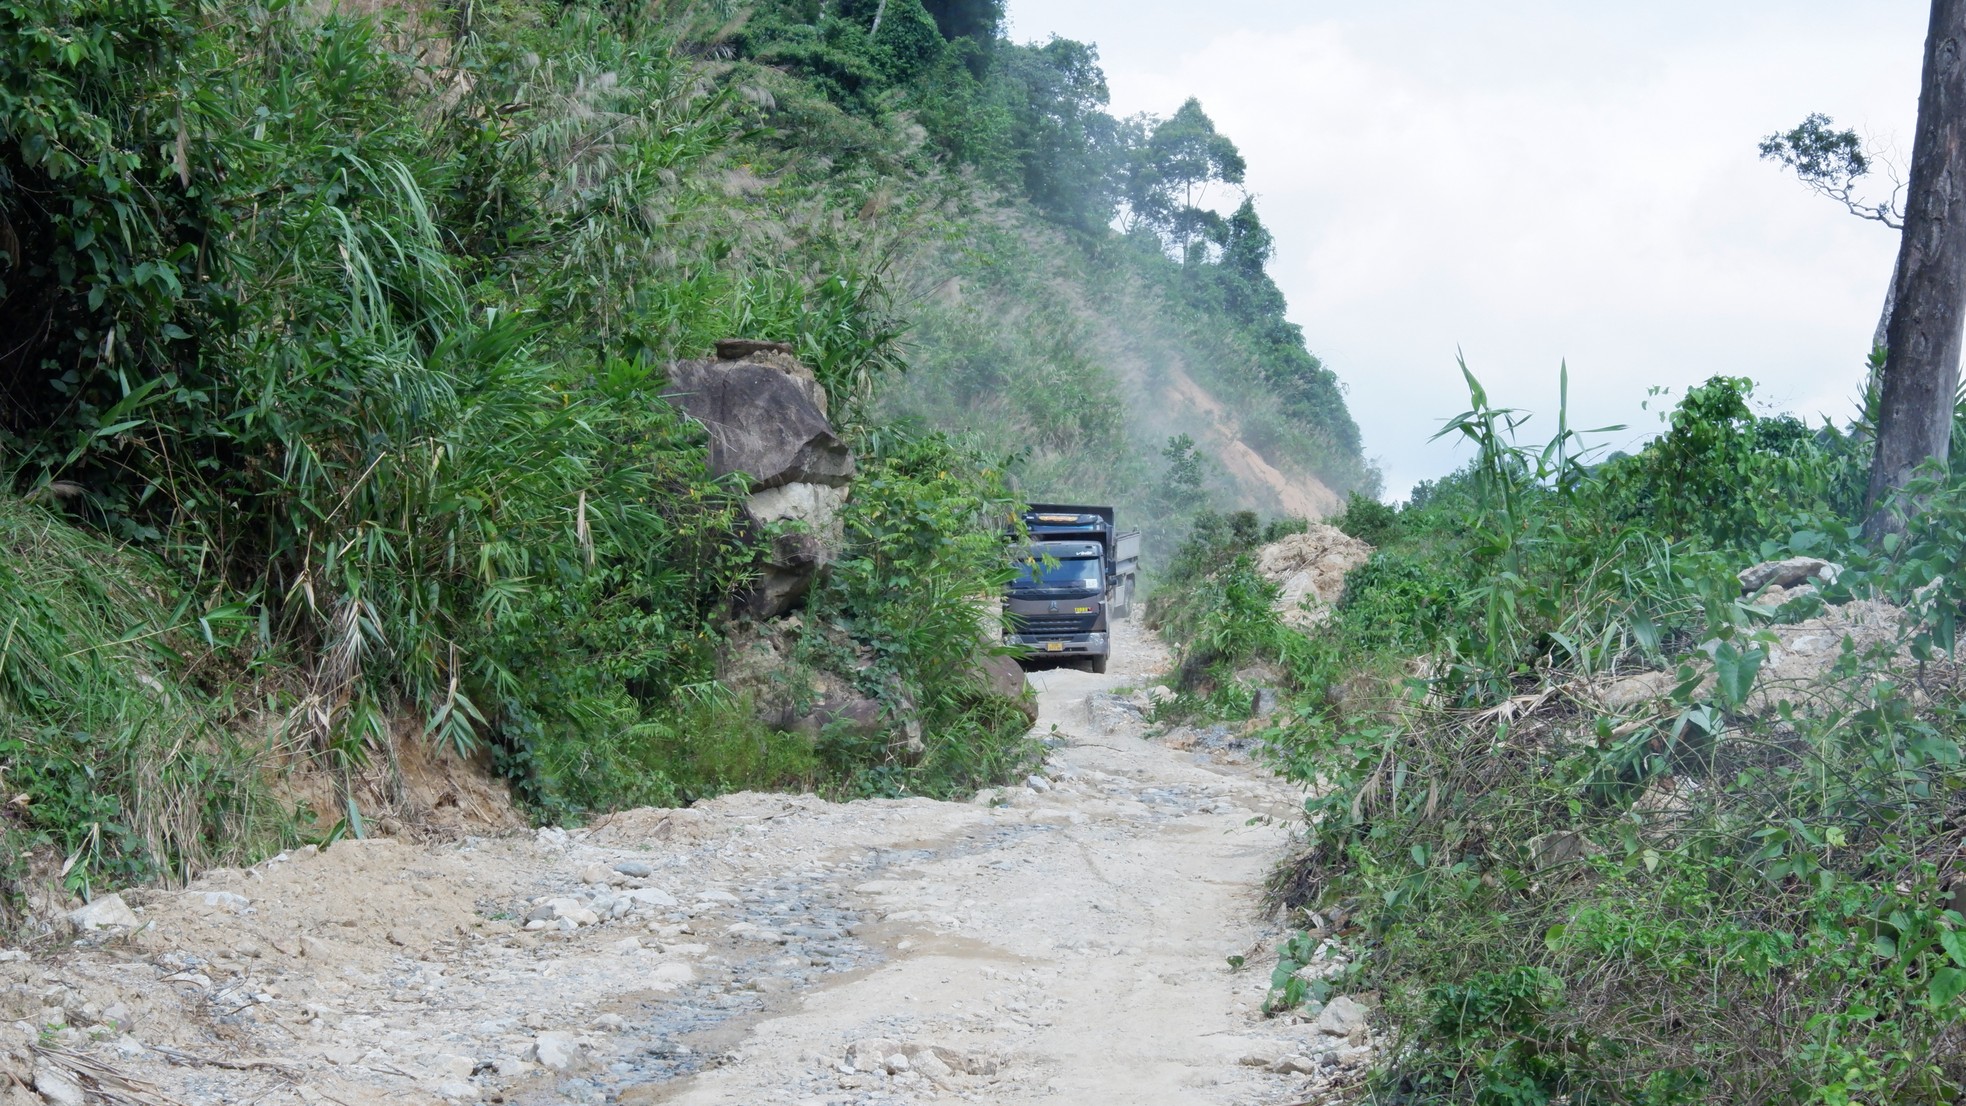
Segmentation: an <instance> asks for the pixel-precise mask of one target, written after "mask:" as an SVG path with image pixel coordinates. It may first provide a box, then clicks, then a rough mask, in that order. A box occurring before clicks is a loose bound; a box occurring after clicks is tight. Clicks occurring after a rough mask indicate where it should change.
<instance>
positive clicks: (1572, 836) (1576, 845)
mask: <svg viewBox="0 0 1966 1106" xmlns="http://www.w3.org/2000/svg"><path fill="white" fill-rule="evenodd" d="M1602 851H1603V850H1602V849H1600V848H1598V846H1597V845H1596V844H1594V843H1593V842H1592V841H1591V840H1590V839H1589V838H1587V837H1585V836H1584V835H1583V834H1581V833H1576V832H1574V831H1571V830H1552V831H1550V832H1549V833H1539V834H1537V835H1536V836H1534V837H1532V838H1530V839H1529V859H1530V861H1531V862H1532V863H1534V864H1535V865H1536V867H1537V868H1538V869H1542V868H1554V867H1556V866H1557V865H1559V864H1574V863H1576V862H1577V861H1579V860H1582V859H1584V858H1585V857H1589V856H1595V855H1596V854H1598V853H1599V852H1602Z"/></svg>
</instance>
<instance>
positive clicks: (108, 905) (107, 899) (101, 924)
mask: <svg viewBox="0 0 1966 1106" xmlns="http://www.w3.org/2000/svg"><path fill="white" fill-rule="evenodd" d="M68 920H69V921H70V922H73V923H74V924H75V928H76V929H79V930H83V931H84V932H91V933H92V932H94V931H96V930H99V929H135V928H136V927H138V926H140V925H142V924H143V922H142V921H141V920H139V919H138V918H137V916H136V911H134V910H131V909H130V907H129V904H128V903H125V902H124V901H123V896H121V895H104V896H102V897H101V898H98V899H96V900H95V901H94V902H92V903H90V904H89V905H87V906H85V907H82V908H81V909H79V910H71V911H69V913H68Z"/></svg>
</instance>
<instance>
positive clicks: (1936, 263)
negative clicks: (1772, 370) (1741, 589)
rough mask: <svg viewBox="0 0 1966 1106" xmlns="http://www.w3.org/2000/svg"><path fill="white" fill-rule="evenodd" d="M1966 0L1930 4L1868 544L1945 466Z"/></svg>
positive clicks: (1964, 114)
mask: <svg viewBox="0 0 1966 1106" xmlns="http://www.w3.org/2000/svg"><path fill="white" fill-rule="evenodd" d="M1963 50H1966V0H1933V3H1932V22H1931V26H1930V28H1929V29H1928V30H1927V31H1926V36H1925V68H1924V79H1923V81H1922V82H1921V85H1920V88H1919V93H1918V133H1917V136H1916V137H1915V138H1914V139H1913V142H1912V149H1911V179H1910V182H1909V189H1908V201H1907V203H1906V210H1905V229H1904V234H1903V236H1902V238H1901V240H1900V243H1899V246H1898V262H1897V280H1896V283H1895V285H1894V287H1893V295H1892V299H1893V300H1894V301H1895V304H1894V306H1893V309H1892V311H1891V319H1890V326H1889V334H1888V340H1887V342H1886V343H1885V344H1886V348H1887V353H1886V360H1885V366H1884V389H1883V396H1882V397H1881V402H1880V405H1879V411H1878V420H1877V452H1876V455H1875V457H1874V459H1873V461H1872V463H1871V470H1870V495H1869V499H1868V504H1869V512H1870V520H1869V523H1868V525H1867V526H1866V528H1865V529H1866V532H1867V533H1869V534H1870V535H1871V536H1872V537H1877V536H1879V535H1881V534H1883V533H1886V532H1889V531H1891V530H1895V529H1901V528H1902V526H1903V519H1902V517H1901V516H1899V515H1898V514H1897V513H1895V512H1892V511H1889V510H1887V509H1886V507H1887V501H1888V499H1889V497H1890V495H1891V493H1892V492H1894V491H1896V490H1897V489H1899V488H1902V487H1903V486H1904V485H1905V483H1906V481H1908V480H1909V479H1910V478H1911V473H1912V470H1913V469H1915V468H1917V467H1918V466H1919V465H1920V464H1923V463H1924V462H1925V461H1926V460H1928V459H1936V460H1938V461H1940V462H1941V463H1943V462H1944V461H1945V460H1946V453H1947V449H1948V446H1949V444H1950V441H1951V437H1952V411H1953V397H1954V393H1955V391H1956V390H1957V388H1958V384H1959V356H1960V348H1961V323H1962V322H1966V57H1962V51H1963Z"/></svg>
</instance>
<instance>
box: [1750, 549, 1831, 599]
mask: <svg viewBox="0 0 1966 1106" xmlns="http://www.w3.org/2000/svg"><path fill="white" fill-rule="evenodd" d="M1842 573H1843V566H1841V565H1838V564H1834V563H1832V562H1830V561H1825V560H1823V559H1822V558H1820V557H1790V558H1788V559H1787V560H1784V561H1763V562H1761V563H1760V564H1758V565H1755V566H1753V567H1752V568H1744V569H1742V570H1741V571H1740V574H1739V575H1740V580H1741V591H1742V593H1743V594H1753V593H1754V592H1757V591H1760V590H1761V589H1762V588H1764V587H1770V586H1773V587H1778V588H1792V587H1794V586H1796V585H1797V584H1800V583H1804V582H1805V581H1811V580H1814V581H1820V582H1821V583H1825V584H1834V583H1836V578H1837V577H1838V576H1839V575H1841V574H1842Z"/></svg>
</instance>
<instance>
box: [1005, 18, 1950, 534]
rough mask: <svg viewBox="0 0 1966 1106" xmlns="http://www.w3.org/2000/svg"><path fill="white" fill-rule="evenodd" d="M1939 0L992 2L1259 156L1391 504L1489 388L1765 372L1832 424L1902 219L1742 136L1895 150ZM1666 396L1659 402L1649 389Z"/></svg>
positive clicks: (1603, 402)
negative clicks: (1437, 434) (1831, 127)
mask: <svg viewBox="0 0 1966 1106" xmlns="http://www.w3.org/2000/svg"><path fill="white" fill-rule="evenodd" d="M1929 10H1930V9H1929V6H1928V5H1926V4H1922V3H1918V2H1913V0H1866V2H1864V3H1849V2H1848V0H1842V2H1836V3H1831V2H1818V0H1782V2H1779V3H1778V2H1775V0H1706V2H1703V3H1690V2H1682V0H1650V2H1648V3H1644V4H1616V5H1613V4H1602V3H1579V2H1577V0H1565V2H1560V3H1559V2H1554V0H1551V2H1542V3H1536V2H1505V0H1491V2H1487V3H1481V4H1470V3H1467V2H1466V0H1375V2H1372V3H1359V2H1357V0H1353V2H1351V3H1344V4H1339V3H1329V2H1299V3H1287V4H1280V3H1258V2H1255V0H1216V2H1215V3H1211V4H1200V3H1195V2H1194V0H1182V2H1178V3H1177V2H1174V0H1011V8H1010V18H1011V31H1012V34H1013V35H1014V36H1015V37H1017V38H1018V39H1020V40H1036V41H1042V40H1044V39H1046V38H1049V37H1050V36H1051V35H1053V34H1057V35H1061V36H1063V37H1066V38H1077V39H1081V40H1085V41H1091V42H1095V43H1097V44H1098V46H1099V48H1100V54H1101V57H1102V59H1103V62H1104V65H1105V69H1106V75H1107V78H1108V80H1109V82H1110V84H1111V86H1112V92H1113V110H1114V111H1115V112H1116V113H1117V114H1122V115H1126V114H1132V113H1134V112H1137V111H1150V112H1154V113H1156V114H1161V115H1166V114H1169V113H1171V112H1172V111H1173V110H1174V109H1175V108H1177V107H1178V106H1180V103H1181V101H1182V100H1183V99H1185V98H1186V97H1188V96H1191V95H1192V96H1197V97H1199V98H1200V100H1201V102H1202V106H1203V107H1204V108H1205V109H1206V110H1207V111H1208V113H1209V114H1210V115H1211V116H1212V117H1213V118H1214V120H1215V122H1216V125H1217V126H1218V127H1219V128H1220V129H1221V130H1222V131H1223V132H1224V133H1226V134H1228V135H1229V136H1230V137H1232V138H1233V139H1234V140H1235V141H1236V143H1237V144H1238V145H1239V146H1240V147H1241V149H1242V152H1243V154H1244V156H1245V157H1246V158H1247V159H1248V161H1249V179H1248V187H1249V189H1250V191H1251V192H1253V193H1254V194H1255V195H1256V198H1257V206H1258V209H1259V210H1260V212H1261V213H1262V216H1263V219H1264V220H1265V222H1266V223H1267V224H1268V225H1269V227H1270V229H1271V230H1272V231H1273V232H1274V233H1275V235H1276V238H1277V256H1276V259H1275V260H1274V261H1273V262H1272V265H1271V271H1272V275H1273V276H1274V277H1275V278H1276V280H1277V283H1278V284H1279V285H1281V286H1282V288H1283V291H1284V293H1285V295H1287V296H1288V297H1289V300H1290V314H1291V318H1292V319H1293V320H1294V321H1296V322H1298V323H1300V324H1302V325H1303V327H1304V332H1305V334H1306V336H1307V337H1308V339H1309V343H1310V347H1311V350H1312V352H1314V353H1316V354H1318V356H1320V357H1322V358H1323V359H1324V362H1325V363H1326V364H1327V365H1329V366H1330V367H1331V368H1332V369H1334V370H1335V371H1336V372H1337V373H1338V375H1339V377H1340V378H1341V379H1342V380H1343V381H1344V382H1345V384H1346V386H1347V388H1348V389H1349V399H1350V403H1351V408H1352V413H1353V415H1354V416H1355V417H1356V418H1357V419H1358V422H1359V425H1360V427H1361V428H1362V429H1363V431H1364V434H1365V448H1366V452H1367V454H1368V456H1371V457H1374V458H1376V459H1377V460H1378V461H1379V462H1380V464H1381V466H1382V467H1383V469H1384V470H1385V474H1386V489H1387V492H1388V494H1389V495H1390V496H1391V497H1393V498H1403V497H1404V495H1405V494H1406V491H1407V489H1408V488H1410V487H1411V485H1412V484H1413V482H1414V481H1415V480H1417V479H1420V478H1423V477H1428V476H1437V475H1439V474H1441V473H1443V472H1445V471H1448V470H1449V469H1451V468H1453V467H1454V466H1455V465H1456V464H1458V463H1459V462H1460V461H1461V460H1462V459H1463V452H1462V451H1460V450H1458V449H1453V448H1450V447H1448V446H1447V445H1446V444H1445V443H1437V444H1435V445H1432V446H1429V445H1428V444H1427V438H1428V437H1429V436H1430V435H1432V434H1433V432H1434V431H1435V430H1436V429H1438V427H1439V425H1440V421H1441V420H1442V419H1444V418H1447V417H1450V416H1452V415H1453V414H1455V413H1456V412H1459V411H1461V410H1463V409H1464V408H1465V407H1466V391H1465V388H1464V387H1463V385H1462V383H1461V379H1460V373H1459V370H1458V369H1457V368H1456V367H1455V363H1454V357H1455V350H1456V349H1457V348H1459V349H1460V350H1462V351H1463V352H1465V354H1466V356H1467V360H1468V364H1469V367H1470V368H1472V369H1473V370H1474V371H1475V373H1476V375H1477V376H1479V377H1480V378H1481V379H1482V381H1483V383H1484V384H1485V385H1486V386H1487V387H1488V391H1489V394H1490V396H1491V398H1492V399H1494V400H1495V401H1496V402H1497V403H1501V404H1506V405H1509V406H1515V407H1521V408H1527V409H1531V410H1534V411H1536V412H1538V417H1537V418H1536V419H1535V420H1534V421H1532V422H1531V423H1530V424H1529V426H1528V427H1526V428H1525V431H1524V433H1525V435H1526V436H1527V437H1531V438H1534V439H1536V440H1537V441H1538V442H1540V441H1542V440H1543V439H1544V438H1546V437H1547V436H1548V433H1549V430H1550V428H1551V427H1552V426H1553V425H1554V422H1555V419H1554V406H1555V402H1556V391H1557V366H1558V363H1559V362H1560V361H1563V360H1566V359H1567V360H1568V362H1569V365H1570V377H1571V412H1572V424H1573V425H1584V426H1591V425H1600V424H1606V423H1615V422H1623V423H1629V424H1631V427H1632V430H1631V431H1630V432H1628V433H1626V434H1623V435H1617V436H1615V437H1616V438H1617V439H1619V440H1618V441H1616V442H1615V443H1614V444H1621V445H1622V444H1627V443H1628V442H1629V440H1631V439H1632V437H1633V435H1634V434H1637V433H1638V432H1640V431H1643V432H1644V433H1645V434H1647V435H1649V434H1650V433H1651V432H1652V431H1654V430H1655V429H1656V427H1657V422H1656V415H1655V414H1654V413H1652V412H1647V411H1644V410H1641V409H1640V404H1641V403H1643V402H1644V401H1645V400H1646V393H1647V390H1648V389H1649V388H1651V387H1653V386H1663V387H1671V388H1672V389H1673V390H1674V392H1675V394H1676V393H1677V392H1678V391H1679V390H1680V389H1682V388H1683V387H1685V386H1686V385H1687V384H1689V383H1697V382H1699V381H1701V380H1704V379H1706V378H1707V377H1708V376H1711V375H1713V374H1715V373H1728V374H1732V375H1742V376H1749V377H1753V378H1754V379H1755V380H1756V381H1758V382H1759V383H1760V389H1759V391H1758V393H1757V395H1758V397H1759V398H1760V399H1761V400H1762V401H1764V402H1763V405H1764V406H1765V407H1767V408H1769V409H1779V410H1792V411H1794V412H1796V413H1797V414H1802V415H1805V416H1811V417H1813V416H1814V415H1816V414H1818V413H1821V414H1827V415H1830V416H1832V417H1834V418H1835V419H1836V420H1837V421H1838V422H1839V423H1841V422H1842V421H1844V420H1845V418H1847V416H1848V414H1849V413H1850V410H1851V405H1852V399H1853V397H1854V395H1855V393H1856V390H1857V387H1858V385H1859V383H1860V381H1861V378H1862V373H1863V370H1862V359H1863V357H1864V354H1865V353H1866V352H1867V350H1868V348H1869V343H1870V335H1871V331H1872V328H1873V327H1875V325H1876V322H1877V312H1878V308H1879V307H1880V305H1881V301H1882V298H1883V291H1884V285H1885V283H1886V281H1887V280H1888V279H1889V276H1890V268H1891V260H1892V257H1893V256H1894V254H1895V251H1896V248H1897V243H1896V239H1895V236H1894V235H1893V234H1892V233H1891V232H1889V231H1887V230H1885V229H1884V228H1882V227H1880V226H1878V225H1876V224H1873V223H1866V222H1862V221H1859V220H1857V219H1855V218H1852V217H1851V216H1849V215H1847V214H1844V213H1843V212H1842V210H1841V209H1840V208H1838V207H1836V206H1835V205H1833V204H1831V203H1830V202H1829V201H1827V200H1823V199H1821V198H1819V197H1816V196H1814V195H1812V194H1810V193H1809V192H1808V191H1806V190H1805V189H1804V188H1803V187H1802V185H1800V184H1798V183H1797V182H1796V181H1795V180H1794V179H1793V178H1791V177H1789V176H1786V175H1785V174H1784V171H1783V170H1782V169H1780V168H1779V167H1778V166H1775V165H1773V164H1770V163H1765V162H1762V161H1760V160H1758V158H1757V155H1756V150H1755V145H1756V143H1757V141H1758V140H1759V139H1760V138H1761V137H1762V136H1763V135H1766V134H1768V133H1770V132H1772V131H1775V130H1785V129H1787V128H1788V127H1790V126H1792V125H1794V124H1795V123H1796V122H1798V121H1800V120H1801V118H1802V117H1803V116H1804V115H1806V114H1808V113H1809V112H1811V111H1822V112H1827V113H1828V114H1830V115H1832V116H1834V117H1835V118H1836V120H1837V122H1838V124H1839V125H1845V126H1854V127H1856V128H1857V129H1859V130H1861V131H1864V132H1866V133H1867V134H1869V135H1871V136H1872V137H1873V138H1874V139H1876V140H1878V141H1880V142H1882V143H1885V144H1887V145H1890V146H1893V147H1895V149H1896V151H1897V156H1898V161H1899V163H1900V164H1903V163H1904V162H1905V161H1906V160H1908V156H1907V155H1908V154H1909V152H1910V146H1911V136H1912V128H1913V123H1914V119H1915V116H1916V112H1917V103H1918V76H1919V63H1920V59H1921V53H1922V49H1923V42H1924V30H1925V20H1926V16H1927V13H1928V12H1929ZM1657 409H1658V404H1657V403H1656V402H1655V403H1654V406H1653V411H1654V412H1656V410H1657Z"/></svg>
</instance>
